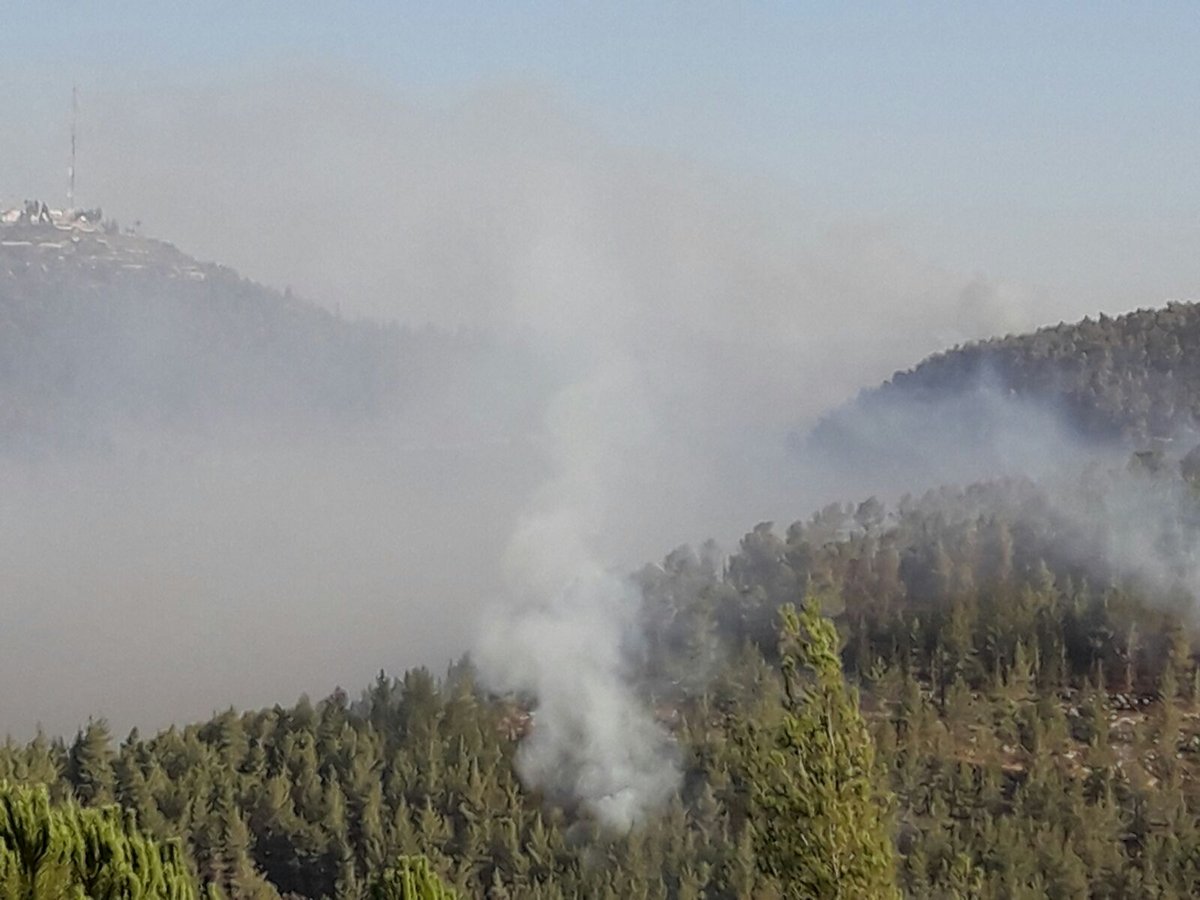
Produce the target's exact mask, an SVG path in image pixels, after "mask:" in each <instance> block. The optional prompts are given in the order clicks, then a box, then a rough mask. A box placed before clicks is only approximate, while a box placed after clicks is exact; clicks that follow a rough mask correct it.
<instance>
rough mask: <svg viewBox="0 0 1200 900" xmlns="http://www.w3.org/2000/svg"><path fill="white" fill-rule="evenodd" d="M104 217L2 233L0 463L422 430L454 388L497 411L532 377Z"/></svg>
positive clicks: (455, 337) (453, 337) (55, 215)
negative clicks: (221, 439)
mask: <svg viewBox="0 0 1200 900" xmlns="http://www.w3.org/2000/svg"><path fill="white" fill-rule="evenodd" d="M33 206H34V205H33V204H30V209H31V210H32V209H33ZM98 212H99V211H95V214H96V216H95V218H90V217H89V216H87V215H82V216H80V215H76V214H67V213H61V212H59V211H48V210H46V209H45V206H44V204H41V205H38V207H37V213H36V214H34V215H22V216H20V217H16V218H14V217H8V218H11V219H13V220H12V221H5V222H3V224H0V454H4V453H12V452H18V453H35V454H36V453H41V452H45V451H49V450H52V449H55V448H57V449H60V450H61V449H72V448H73V449H84V448H89V447H91V448H102V447H104V446H107V445H108V444H109V443H110V441H111V438H112V436H113V435H114V434H116V433H118V432H119V431H121V430H122V429H126V428H128V427H131V426H132V427H136V428H139V429H143V430H145V429H147V428H149V429H162V428H164V427H166V428H187V429H192V430H195V429H196V428H201V429H204V428H208V427H209V426H211V425H212V424H213V423H214V422H217V421H229V420H237V421H242V422H253V423H254V424H255V426H256V427H260V426H261V427H267V426H269V425H271V424H272V423H275V424H279V423H293V424H302V423H308V425H312V424H314V423H317V422H321V421H325V422H330V423H334V422H336V423H340V424H342V425H346V424H350V423H353V422H367V421H378V420H379V419H380V418H381V417H389V416H392V417H394V416H400V415H406V416H408V420H407V421H409V424H410V425H412V427H413V428H420V427H425V426H428V425H429V423H425V426H422V425H419V424H418V423H417V422H416V421H415V419H416V418H418V417H419V416H420V411H421V409H422V408H423V406H422V405H421V404H417V403H414V402H413V400H414V398H416V397H420V396H422V395H423V394H428V393H429V392H431V391H434V390H440V389H441V388H442V387H443V386H445V385H453V386H454V389H455V390H458V391H459V392H460V393H461V394H471V392H475V393H477V394H478V396H480V397H484V398H486V397H492V396H494V397H495V404H494V406H495V408H496V409H497V410H500V409H501V408H502V407H504V401H503V398H502V392H503V388H504V385H505V384H506V383H507V382H511V381H512V379H513V378H515V377H516V374H515V373H516V372H517V371H518V370H520V368H521V366H522V365H523V364H524V363H523V357H522V350H521V348H519V347H515V346H513V345H512V344H511V342H508V343H506V342H504V341H502V340H500V339H498V338H493V337H491V336H488V335H484V334H479V333H472V332H465V331H461V330H460V331H456V332H448V331H443V330H438V329H434V328H431V327H427V326H419V327H410V326H405V325H401V324H400V323H397V322H385V321H370V320H363V321H351V320H346V319H343V318H342V317H341V316H340V315H338V314H337V313H335V312H333V311H330V310H328V309H325V308H323V307H320V306H318V305H316V304H314V303H311V302H308V301H306V300H304V299H302V298H299V297H296V296H294V295H293V294H292V292H291V291H290V289H287V290H283V291H280V290H277V289H274V288H271V287H267V286H264V285H261V284H258V283H256V282H253V281H250V280H248V279H245V278H243V277H241V276H240V275H239V274H238V273H237V272H236V271H235V270H233V269H231V268H228V267H226V266H223V265H219V264H217V263H213V262H201V261H199V260H197V259H195V258H193V257H191V256H189V255H188V254H186V253H185V252H183V251H181V250H179V249H178V248H177V247H175V246H174V245H172V244H170V243H168V242H166V241H161V240H155V239H153V238H149V237H145V236H142V235H140V234H135V233H131V232H130V231H127V230H124V231H123V230H121V229H119V228H118V227H116V226H115V224H112V223H108V224H104V223H102V222H101V221H99V218H98ZM509 411H510V412H511V411H512V409H511V403H510V407H509ZM500 421H501V418H500V416H499V413H498V412H497V416H496V417H495V421H491V422H490V425H489V427H494V428H499V427H501V425H500V424H499V423H500ZM440 424H441V425H443V426H446V423H440ZM457 424H458V423H450V426H447V427H451V426H453V427H456V426H457Z"/></svg>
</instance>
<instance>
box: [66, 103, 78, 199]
mask: <svg viewBox="0 0 1200 900" xmlns="http://www.w3.org/2000/svg"><path fill="white" fill-rule="evenodd" d="M78 118H79V85H71V166H70V168H68V169H67V209H74V208H75V123H76V120H78Z"/></svg>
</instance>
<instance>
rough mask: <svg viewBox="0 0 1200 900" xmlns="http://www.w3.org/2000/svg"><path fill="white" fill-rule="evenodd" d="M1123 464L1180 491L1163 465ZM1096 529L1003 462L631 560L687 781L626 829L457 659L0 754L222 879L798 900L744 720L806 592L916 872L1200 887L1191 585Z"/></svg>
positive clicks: (0, 772)
mask: <svg viewBox="0 0 1200 900" xmlns="http://www.w3.org/2000/svg"><path fill="white" fill-rule="evenodd" d="M1125 477H1126V476H1125V475H1124V474H1122V473H1116V474H1114V475H1113V476H1112V479H1113V484H1114V485H1116V484H1119V482H1120V481H1121V479H1123V478H1125ZM1129 477H1134V478H1137V479H1143V480H1144V481H1142V482H1140V489H1141V490H1143V491H1145V492H1148V493H1150V494H1154V493H1155V492H1161V493H1159V496H1161V497H1165V496H1168V495H1170V496H1177V497H1179V498H1180V499H1179V500H1178V502H1179V503H1181V504H1183V505H1184V506H1185V507H1187V506H1188V505H1189V504H1190V505H1191V506H1190V508H1191V509H1192V510H1193V511H1196V510H1195V504H1196V502H1197V501H1196V499H1195V495H1194V494H1190V493H1186V492H1184V493H1181V494H1176V493H1175V492H1176V490H1177V489H1178V488H1181V487H1183V486H1185V484H1186V482H1185V481H1184V479H1183V478H1182V476H1180V475H1179V474H1178V472H1176V471H1170V470H1169V469H1167V468H1162V469H1159V470H1158V471H1157V472H1150V471H1146V470H1145V469H1139V470H1138V471H1137V472H1136V473H1135V474H1133V475H1131V476H1129ZM1096 478H1097V476H1093V485H1094V487H1095V489H1096V490H1097V491H1101V492H1103V491H1106V490H1109V488H1106V487H1104V486H1103V485H1100V484H1097V482H1096ZM1111 489H1112V490H1116V489H1117V488H1116V487H1112V488H1111ZM1191 521H1193V522H1196V521H1200V519H1196V518H1193V519H1192V520H1191ZM1098 537H1099V536H1098V535H1097V534H1094V533H1093V534H1089V533H1088V531H1087V528H1079V527H1076V526H1071V525H1070V524H1069V523H1068V522H1067V520H1066V518H1065V516H1064V515H1063V514H1062V513H1061V512H1060V511H1058V510H1056V508H1055V505H1054V502H1053V498H1052V497H1050V496H1049V495H1047V493H1046V492H1045V491H1043V490H1042V489H1041V488H1038V487H1037V486H1035V485H1033V484H1031V483H1026V482H1003V483H993V484H985V485H978V486H975V487H971V488H968V489H965V490H953V491H951V490H947V491H939V492H932V493H930V494H929V495H927V496H924V497H922V498H920V499H916V500H909V501H906V502H905V503H904V504H902V505H901V506H900V507H899V508H898V509H895V510H890V511H889V510H886V509H884V508H883V507H882V506H881V505H880V504H878V503H877V502H874V501H867V502H865V503H862V504H860V505H858V506H857V507H841V506H831V507H829V508H828V509H826V510H824V511H822V512H821V513H819V514H817V515H815V516H813V517H812V518H811V519H809V520H806V521H803V522H798V523H796V524H794V525H792V526H791V527H790V528H788V529H787V530H786V532H784V533H783V534H780V533H777V532H776V531H775V530H774V529H772V528H771V527H770V526H768V525H762V526H759V527H757V528H755V529H754V530H752V531H751V532H750V533H748V534H747V535H746V538H745V539H744V541H743V542H742V545H741V547H740V548H739V550H738V552H736V553H735V554H733V555H732V556H730V557H729V558H728V559H725V560H722V559H721V558H720V557H719V556H718V555H717V554H716V553H715V552H714V551H713V550H712V548H707V549H706V550H705V551H704V552H702V553H695V552H692V551H689V550H687V549H686V548H682V549H680V550H678V551H676V552H674V553H672V554H671V555H670V556H669V557H668V558H667V559H666V560H664V563H663V564H662V565H658V566H649V567H647V568H646V569H644V570H643V571H642V572H640V573H639V574H638V575H637V576H636V579H637V581H638V583H639V584H640V585H641V587H642V590H643V595H644V597H645V604H644V611H643V612H644V626H645V629H646V631H647V634H648V642H647V644H646V647H645V653H644V659H643V663H642V665H641V666H640V669H639V672H638V673H637V675H636V678H637V682H638V684H639V685H640V689H639V690H640V692H641V694H642V695H643V697H644V699H645V702H647V703H648V704H650V705H651V706H652V707H653V708H654V710H655V714H656V717H657V718H658V720H659V721H660V723H662V725H663V726H664V727H665V728H667V729H669V731H670V732H671V734H672V736H673V740H674V741H675V742H676V744H677V749H678V754H679V759H680V765H681V769H682V772H683V779H682V784H681V788H680V790H679V792H678V794H677V796H676V797H675V798H674V799H673V800H671V801H670V802H669V804H668V805H667V807H666V808H664V809H662V810H660V811H659V812H658V814H657V815H655V816H654V817H652V818H651V819H650V820H649V821H645V822H643V823H640V824H639V825H638V826H636V827H635V828H634V829H633V830H632V831H631V832H630V833H628V834H619V833H612V832H608V831H606V830H605V829H603V828H602V827H601V826H600V825H599V824H598V823H597V822H595V821H594V820H593V819H592V818H591V816H590V815H589V814H588V812H587V811H586V810H584V809H580V808H575V807H572V806H571V805H570V804H567V805H564V804H563V803H562V802H552V801H551V800H550V799H549V798H546V797H543V796H541V795H539V794H538V793H537V792H536V791H530V790H528V789H527V788H525V787H523V786H522V785H521V783H520V782H519V781H518V780H517V778H516V776H515V774H514V765H513V763H514V754H515V753H516V752H517V751H518V749H519V747H520V743H521V741H522V739H523V738H524V737H525V735H526V734H527V732H528V730H529V729H530V728H532V729H536V728H537V727H538V725H537V709H536V699H533V701H532V702H533V706H532V710H531V713H530V711H529V710H528V707H526V706H524V705H523V704H522V703H520V702H518V698H511V697H509V698H506V697H496V696H492V695H489V694H488V693H486V692H485V691H483V690H481V689H480V687H479V686H478V684H477V682H476V681H475V679H474V677H473V674H472V669H471V666H470V664H469V663H465V662H464V663H463V664H460V665H458V666H456V667H455V668H453V669H452V670H451V671H450V672H449V673H448V674H447V675H446V677H444V678H442V679H440V680H439V679H435V678H433V677H432V676H431V675H430V674H428V673H427V672H424V671H420V670H415V671H410V672H408V673H406V674H404V675H403V676H402V677H400V678H397V679H392V678H388V677H386V676H384V675H382V674H381V675H380V677H379V679H378V681H377V683H376V684H374V685H373V686H371V687H370V688H369V689H367V690H366V691H364V692H363V693H362V695H361V696H360V697H359V698H358V699H352V698H350V697H348V696H347V695H346V694H345V693H343V692H341V691H337V692H335V693H333V694H332V695H331V696H330V697H328V698H327V699H325V700H323V701H321V702H319V703H310V702H309V701H308V700H306V699H302V700H301V701H300V702H299V703H298V704H297V705H295V706H293V707H290V708H283V707H276V708H273V709H266V710H261V711H258V712H249V713H237V712H235V711H232V710H230V711H227V712H225V713H222V714H220V715H217V716H215V717H214V718H213V719H212V720H210V721H208V722H205V723H200V724H196V725H193V726H188V727H185V728H178V729H175V728H173V729H170V730H168V731H165V732H163V733H161V734H158V735H155V736H153V737H144V736H142V735H139V734H137V733H136V732H135V733H133V734H130V735H128V736H127V737H126V738H124V739H123V740H121V741H119V742H116V741H114V738H113V736H112V735H110V734H109V732H108V730H107V728H106V727H105V725H104V724H103V723H102V722H94V723H92V724H91V725H90V726H89V727H88V728H87V729H86V730H85V731H83V732H82V733H80V734H79V735H78V736H77V737H76V738H75V739H74V740H72V741H67V742H65V743H64V742H60V741H58V740H53V739H47V738H45V737H39V738H37V739H35V740H34V741H33V742H32V743H29V744H21V743H12V742H10V743H9V744H8V745H7V746H6V747H5V748H4V749H3V751H2V752H0V778H7V779H10V780H17V781H21V782H44V783H47V784H49V785H50V786H51V792H52V794H53V795H54V796H55V797H58V798H61V799H66V798H68V797H74V798H76V799H77V800H79V801H80V802H82V803H85V804H106V803H112V802H114V801H115V802H119V803H121V804H123V805H124V806H126V807H127V808H129V809H131V810H133V811H134V813H135V815H136V818H137V821H138V823H139V825H140V826H141V827H142V828H143V829H145V830H146V831H147V832H148V833H149V834H150V835H152V836H154V837H158V838H164V839H165V838H171V837H173V836H181V837H183V839H184V843H185V846H186V847H187V849H188V856H189V859H190V860H191V864H192V866H193V867H194V870H195V872H196V873H197V875H198V877H199V878H200V879H201V880H202V881H203V882H205V883H207V884H211V885H215V886H217V887H219V888H220V889H221V890H222V891H223V892H225V893H226V894H227V895H228V896H231V897H272V896H276V895H277V894H283V895H287V894H292V895H295V896H303V897H320V896H337V897H357V896H361V895H362V891H363V890H364V889H365V887H364V886H365V885H366V884H367V883H368V882H369V881H370V879H371V878H372V877H373V875H374V874H375V873H377V872H378V871H379V870H380V869H381V867H383V866H385V865H386V864H387V863H388V861H389V860H391V859H393V858H394V857H396V856H397V855H406V854H423V855H425V856H426V857H428V858H429V859H430V861H431V863H432V865H433V866H434V868H435V870H436V871H438V872H440V873H441V874H442V875H443V876H444V877H445V878H446V879H447V881H448V882H450V883H452V884H453V885H455V886H457V887H458V889H459V890H461V891H462V892H463V893H464V894H465V895H466V896H487V897H613V898H617V897H621V898H626V897H680V898H683V897H688V898H696V897H706V898H734V897H747V898H748V897H769V896H775V895H780V896H810V894H806V893H803V892H800V893H797V892H795V891H792V890H790V889H788V888H786V887H781V882H779V881H778V880H776V877H775V875H774V874H773V872H772V870H770V869H767V868H764V861H765V860H768V859H769V858H770V855H769V854H765V853H764V851H763V848H762V846H761V844H756V840H760V841H761V835H762V834H764V833H765V832H764V831H763V829H764V827H765V825H766V822H767V820H766V819H764V818H762V816H763V815H764V813H763V808H762V807H759V806H756V805H755V796H756V795H755V793H754V790H753V788H754V785H755V784H756V783H758V781H757V780H756V779H755V778H753V777H748V774H747V773H755V772H758V773H761V772H762V769H761V768H756V767H755V766H756V764H755V763H754V756H753V753H754V752H755V751H754V749H753V748H754V747H755V746H757V744H756V741H755V740H754V739H751V740H749V741H747V735H753V734H756V733H757V734H763V733H764V730H765V732H770V730H771V728H772V727H773V726H772V723H774V722H778V721H779V716H780V715H781V710H782V709H786V708H787V699H786V698H787V697H789V696H792V694H793V691H794V690H795V689H794V688H791V689H788V690H787V691H785V690H784V680H785V679H784V678H783V677H782V675H781V670H780V668H779V664H780V660H781V656H780V653H781V652H783V654H784V655H783V657H782V659H783V660H785V661H786V660H787V659H788V658H789V656H788V654H789V652H790V651H788V649H787V648H788V646H789V645H788V644H787V643H786V642H785V643H783V644H781V643H780V640H779V633H780V632H779V621H780V618H779V616H780V611H781V610H783V609H784V608H785V607H786V606H787V605H788V604H791V603H797V602H799V603H803V604H806V605H807V606H809V607H812V605H813V602H814V601H816V600H819V601H820V602H821V603H822V605H823V607H824V608H825V610H826V611H827V612H828V613H831V614H832V615H833V617H834V621H835V622H836V623H837V625H838V629H839V631H840V633H841V645H842V647H843V650H842V660H843V663H844V668H845V670H846V672H847V673H848V677H849V678H850V679H851V680H852V681H853V682H855V683H857V685H858V686H859V687H860V689H861V691H862V703H863V710H864V715H865V719H866V722H867V727H868V729H869V731H870V733H871V734H872V735H873V740H874V744H875V747H876V750H877V753H878V765H879V773H880V776H881V777H883V778H885V779H886V780H887V782H888V784H889V786H890V788H891V790H892V791H893V792H894V794H895V798H896V821H897V823H898V825H897V830H896V831H895V832H894V833H893V834H892V835H891V841H892V842H893V845H894V846H895V848H896V849H897V851H898V853H899V862H898V865H899V872H900V884H901V886H902V888H903V889H904V891H905V893H906V895H908V896H914V897H963V896H978V897H995V898H1001V897H1004V898H1010V897H1028V898H1034V897H1046V896H1050V897H1087V896H1092V897H1142V896H1145V897H1150V896H1177V897H1184V896H1194V895H1195V894H1196V893H1197V891H1200V818H1198V814H1200V670H1198V669H1197V667H1196V662H1195V659H1194V656H1193V643H1192V635H1191V630H1190V628H1191V620H1190V609H1191V606H1190V604H1191V602H1192V598H1191V596H1190V595H1188V594H1186V593H1183V592H1182V589H1183V587H1184V585H1183V583H1182V582H1180V583H1170V582H1168V581H1163V580H1154V579H1151V580H1147V578H1146V576H1145V573H1142V572H1138V571H1136V570H1131V569H1126V568H1124V567H1123V566H1121V565H1120V564H1116V563H1111V562H1107V561H1105V560H1103V558H1101V557H1098V556H1096V555H1095V554H1093V553H1092V552H1091V551H1092V550H1094V549H1095V546H1094V544H1093V541H1094V540H1095V539H1098ZM1180 574H1181V577H1185V576H1186V571H1184V570H1181V572H1180ZM811 627H812V626H810V628H811ZM801 658H802V659H803V660H805V661H806V662H805V666H806V667H811V666H813V665H814V663H813V661H812V656H811V654H810V655H809V656H805V657H801ZM809 670H810V671H812V669H811V668H810V669H809ZM782 671H783V672H784V673H786V672H788V671H794V670H792V669H789V666H788V665H784V666H783V670H782ZM801 671H802V670H801ZM817 671H819V668H818V669H817ZM847 727H850V726H847ZM797 733H800V734H803V733H805V732H803V730H802V729H801V730H800V731H799V732H797ZM855 745H856V746H858V745H860V744H855ZM748 754H749V755H748ZM801 758H805V757H804V756H803V753H802V754H801ZM813 758H816V757H810V758H808V762H809V763H811V762H812V759H813ZM860 765H861V764H860ZM868 766H870V764H869V763H868ZM760 777H761V774H760ZM806 796H807V795H806ZM830 814H831V815H832V814H834V813H832V812H831V813H830ZM783 833H784V832H776V837H775V838H774V839H773V840H775V841H776V843H777V842H778V839H779V837H778V836H779V835H780V834H783ZM773 892H774V893H773ZM780 892H782V893H780ZM847 896H850V895H849V894H847Z"/></svg>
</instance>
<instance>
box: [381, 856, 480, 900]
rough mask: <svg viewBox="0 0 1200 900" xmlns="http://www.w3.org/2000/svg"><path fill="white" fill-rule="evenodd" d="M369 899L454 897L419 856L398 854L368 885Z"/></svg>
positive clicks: (437, 899)
mask: <svg viewBox="0 0 1200 900" xmlns="http://www.w3.org/2000/svg"><path fill="white" fill-rule="evenodd" d="M367 896H368V897H369V898H370V900H456V898H457V897H458V894H457V893H456V892H455V891H454V890H452V889H451V888H449V887H447V886H446V884H445V882H443V881H442V880H441V879H440V878H438V876H437V874H436V873H435V872H434V871H433V870H432V869H431V868H430V867H429V861H428V860H427V859H425V858H424V857H423V856H402V857H400V859H399V860H397V862H396V864H395V865H394V866H389V867H388V868H386V869H384V871H383V872H381V873H380V874H379V877H378V878H376V880H375V881H374V882H373V883H372V884H371V888H370V890H369V892H368V894H367Z"/></svg>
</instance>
